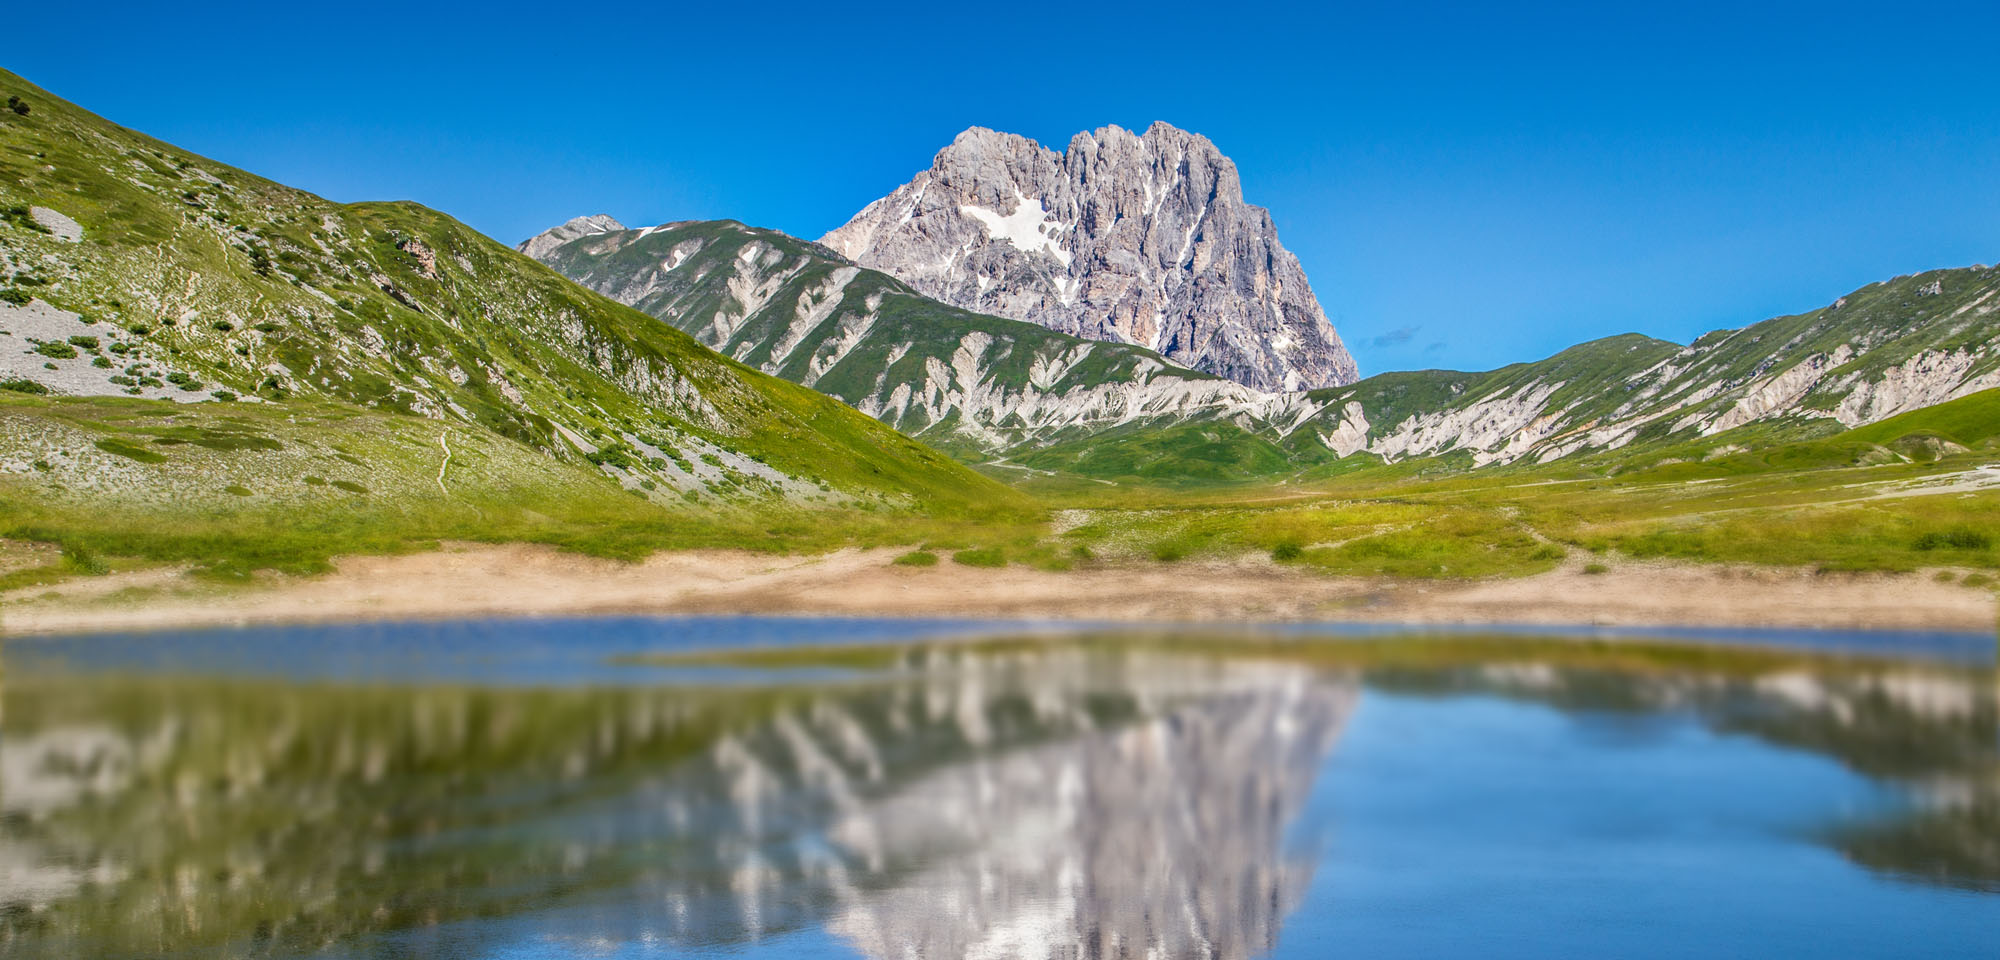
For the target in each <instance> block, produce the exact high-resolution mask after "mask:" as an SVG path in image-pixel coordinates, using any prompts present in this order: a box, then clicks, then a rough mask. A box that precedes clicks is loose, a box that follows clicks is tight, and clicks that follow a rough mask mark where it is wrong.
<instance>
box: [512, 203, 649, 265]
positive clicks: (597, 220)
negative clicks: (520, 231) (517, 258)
mask: <svg viewBox="0 0 2000 960" xmlns="http://www.w3.org/2000/svg"><path fill="white" fill-rule="evenodd" d="M623 229H625V225H624V224H622V223H619V222H618V221H616V220H613V219H611V218H610V217H607V216H605V215H604V214H601V213H597V214H591V215H590V216H587V217H571V218H570V220H569V222H567V223H564V224H562V225H560V226H555V227H550V228H548V229H547V230H544V231H542V232H541V233H538V234H535V235H534V236H532V237H529V238H528V239H526V240H524V241H522V242H521V243H520V244H519V245H518V246H516V247H515V248H514V249H516V250H519V251H521V252H522V253H525V254H527V255H528V256H531V257H534V258H535V259H537V260H540V259H542V258H543V257H545V256H547V255H548V253H549V251H551V250H554V249H555V248H557V247H560V246H562V245H563V244H565V243H568V242H570V241H571V240H575V239H577V238H578V237H588V236H592V235H594V234H599V233H610V232H611V231H613V230H623Z"/></svg>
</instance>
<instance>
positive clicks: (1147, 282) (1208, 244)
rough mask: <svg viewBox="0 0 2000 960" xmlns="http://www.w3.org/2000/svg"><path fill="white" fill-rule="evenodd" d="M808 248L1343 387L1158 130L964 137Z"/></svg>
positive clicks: (1295, 312) (1205, 164)
mask: <svg viewBox="0 0 2000 960" xmlns="http://www.w3.org/2000/svg"><path fill="white" fill-rule="evenodd" d="M566 226H567V225H566ZM559 229H561V228H559ZM820 242H821V243H823V244H825V245H826V246H828V247H830V248H832V249H833V250H834V251H835V252H837V253H838V254H840V255H841V256H843V257H846V258H848V259H849V260H852V261H854V262H855V263H857V264H859V265H861V266H864V267H869V268H872V269H876V270H881V271H883V272H884V273H887V274H890V275H891V276H894V277H896V278H897V279H899V280H902V281H903V282H905V283H907V284H909V285H910V286H911V287H912V288H914V289H915V290H916V291H917V292H919V293H922V294H924V295H926V296H929V297H932V298H935V299H938V300H942V301H944V302H946V303H949V304H952V305H954V306H958V307H962V308H965V309H967V310H974V311H978V312H980V313H988V314H994V315H997V316H1001V317H1007V318H1010V319H1014V320H1025V321H1029V322H1032V323H1036V324H1040V325H1042V326H1045V327H1048V328H1050V329H1053V330H1056V331H1059V332H1062V333H1068V334H1072V335H1074V336H1078V337H1083V338H1086V339H1090V340H1108V341H1113V342H1118V343H1128V344H1136V345H1139V346H1143V347H1146V348H1148V349H1150V350H1152V351H1154V352H1156V353H1159V354H1160V355H1162V356H1164V357H1166V358H1168V359H1170V360H1173V361H1175V362H1177V363H1180V364H1183V365H1185V366H1188V367H1192V368H1194V369H1197V370H1203V371H1207V372H1209V373H1213V374H1216V375H1218V376H1222V377H1226V378H1228V379H1231V380H1235V381H1237V382H1238V383H1242V384H1244V385H1246V386H1250V387H1253V388H1256V389H1258V390H1263V391H1267V392H1278V391H1295V390H1310V389H1315V388H1320V387H1332V386H1341V385H1345V384H1348V383H1352V382H1354V380H1355V379H1356V377H1357V373H1356V371H1355V366H1354V358H1353V357H1351V356H1349V355H1348V352H1347V349H1346V348H1345V347H1344V346H1342V344H1341V342H1340V337H1339V335H1338V334H1336V333H1335V332H1334V330H1333V327H1332V325H1331V324H1329V323H1328V322H1327V318H1326V313H1325V311H1324V310H1322V309H1320V305H1319V301H1318V300H1317V299H1315V298H1314V296H1313V292H1312V287H1311V286H1310V285H1309V284H1308V283H1307V282H1306V276H1305V271H1304V270H1302V269H1300V267H1299V262H1298V258H1296V257H1294V256H1292V254H1290V253H1289V252H1287V251H1286V250H1285V248H1284V247H1283V246H1281V245H1280V244H1279V243H1278V236H1277V229H1276V228H1275V227H1274V226H1273V225H1272V223H1271V215H1270V213H1269V212H1268V211H1266V210H1265V209H1264V208H1262V207H1257V206H1252V205H1250V204H1247V203H1244V202H1243V187H1242V183H1241V182H1240V181H1239V179H1238V177H1237V172H1236V165H1235V164H1234V163H1233V162H1231V161H1230V159H1229V158H1228V157H1225V156H1223V155H1222V152H1221V151H1220V150H1217V149H1216V147H1215V144H1213V143H1210V142H1209V141H1208V139H1207V138H1205V137H1202V136H1200V135H1199V134H1193V133H1188V132H1186V131H1183V130H1178V129H1175V128H1174V127H1172V126H1169V125H1167V124H1165V123H1155V124H1153V125H1152V126H1151V127H1149V128H1147V130H1146V132H1145V133H1144V134H1140V135H1134V134H1133V133H1132V132H1130V131H1128V130H1124V129H1122V128H1119V127H1115V126H1110V127H1104V128H1101V129H1099V130H1096V131H1094V132H1090V133H1079V134H1077V135H1076V136H1075V137H1074V138H1072V139H1071V140H1070V143H1069V148H1068V150H1066V151H1065V152H1062V153H1058V152H1056V151H1054V150H1050V149H1047V148H1045V147H1042V146H1040V145H1039V144H1037V143H1035V142H1034V141H1033V140H1029V139H1027V138H1026V137H1021V136H1017V135H1014V134H1009V133H1000V132H996V131H993V130H987V129H984V128H980V127H974V128H972V129H970V130H967V131H965V132H964V133H961V134H959V135H958V137H957V138H956V139H954V140H953V141H952V143H951V145H950V146H948V147H946V148H944V149H943V150H941V151H939V152H938V154H937V157H936V158H935V159H934V160H933V161H932V163H931V166H930V169H928V170H925V171H924V172H922V173H920V174H918V175H917V177H916V179H914V180H911V181H910V182H909V183H907V184H905V185H903V186H902V187H899V188H897V189H896V191H895V192H893V193H891V194H889V195H888V196H887V197H884V198H882V199H880V200H877V201H875V202H874V203H871V204H869V205H868V206H867V207H866V208H864V209H863V210H862V211H861V212H860V213H858V214H856V215H855V216H854V218H853V219H852V220H850V221H848V222H847V224H846V225H845V226H842V227H840V228H839V229H837V230H834V231H833V232H831V233H829V234H827V235H826V236H825V237H823V238H821V241H820ZM529 252H530V254H531V255H535V254H534V252H533V251H529Z"/></svg>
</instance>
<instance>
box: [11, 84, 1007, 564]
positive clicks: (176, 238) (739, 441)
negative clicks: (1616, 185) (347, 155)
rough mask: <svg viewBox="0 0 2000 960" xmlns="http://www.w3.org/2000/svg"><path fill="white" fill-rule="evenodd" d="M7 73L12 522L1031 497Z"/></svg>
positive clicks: (474, 260) (731, 367)
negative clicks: (142, 512)
mask: <svg viewBox="0 0 2000 960" xmlns="http://www.w3.org/2000/svg"><path fill="white" fill-rule="evenodd" d="M0 89H4V92H5V94H6V95H9V96H15V97H19V98H20V100H21V101H22V102H23V103H24V104H25V105H26V106H27V107H28V112H27V113H25V114H19V113H15V112H12V111H8V112H5V113H4V114H0V211H4V215H0V397H5V398H7V399H6V400H5V402H4V403H0V420H4V422H5V429H4V430H0V498H3V499H4V505H5V506H7V507H9V508H11V509H10V510H6V511H0V514H6V515H8V516H9V517H10V519H12V520H13V522H16V523H22V524H27V523H31V522H32V523H41V524H44V528H40V529H42V530H43V532H48V530H50V529H56V530H57V531H58V532H60V528H61V527H62V525H63V524H64V523H71V522H74V520H75V513H74V511H75V510H77V509H82V508H83V507H85V506H87V507H88V508H89V509H91V510H95V511H115V510H116V509H122V508H123V507H127V506H129V507H132V508H133V509H162V510H163V509H167V508H168V506H169V505H171V507H172V509H174V510H177V511H180V512H182V513H187V512H190V511H192V512H196V513H202V514H214V515H217V516H227V515H236V514H243V513H245V512H246V511H249V512H255V511H258V510H269V511H285V512H289V513H298V512H300V511H301V510H305V511H307V512H310V510H312V509H323V510H329V511H335V512H342V511H347V512H353V511H359V510H363V509H364V506H365V507H366V508H367V509H375V510H388V511H401V512H402V513H403V514H406V515H411V516H415V515H426V516H427V514H426V511H432V510H439V511H445V512H447V513H449V512H451V511H454V510H456V511H460V512H464V511H466V510H468V508H470V509H473V510H485V511H488V513H487V515H488V516H490V515H491V514H492V512H493V511H495V510H512V511H513V512H516V513H518V512H520V511H527V512H528V513H533V514H534V515H535V516H536V517H538V518H540V519H538V520H536V521H535V523H537V524H543V525H547V522H548V518H549V517H550V516H551V515H552V514H560V513H562V512H563V511H565V510H570V509H576V510H584V508H585V506H589V509H588V510H585V511H584V512H586V513H589V514H591V515H592V516H598V517H606V516H613V515H616V516H617V517H619V518H620V522H622V523H633V524H641V525H643V524H648V523H650V524H664V525H672V524H680V523H686V522H688V520H689V518H691V517H696V516H705V515H709V514H712V513H713V512H714V511H715V510H717V509H724V510H734V509H738V508H753V507H765V506H783V507H786V508H788V509H790V508H817V507H830V506H848V507H862V508H867V509H879V508H906V507H911V508H948V507H949V506H950V505H954V504H976V505H986V504H991V503H995V502H1003V503H1004V502H1012V501H1011V500H1010V498H1011V497H1012V494H1010V493H1009V492H1007V491H1006V490H1005V489H1004V488H1002V487H1000V486H998V485H997V484H994V483H993V482H991V481H989V480H986V479H984V478H982V477H980V476H978V475H977V474H974V473H972V472H971V471H969V470H967V469H966V468H964V467H962V466H960V465H959V464H957V463H955V462H953V461H951V460H950V459H949V458H947V457H945V456H943V455H941V454H939V453H937V452H936V451H933V450H931V449H929V448H927V447H925V446H923V445H922V444H920V443H917V442H914V441H911V440H909V439H907V438H905V437H903V436H900V435H898V434H897V433H896V432H894V431H893V430H891V429H889V428H888V427H885V426H883V425H881V424H880V423H878V422H876V421H874V420H872V419H870V418H868V417H865V416H862V415H860V414H857V413H856V412H854V411H853V410H852V409H851V408H849V407H848V406H846V405H844V404H841V403H838V402H835V401H833V400H830V399H828V398H826V397H824V396H822V395H820V394H818V393H815V392H813V391H811V390H808V389H804V388H802V387H799V386H797V385H795V384H792V383H788V382H786V381H784V380H781V379H778V378H775V377H770V376H766V375H764V374H762V373H760V372H757V371H755V370H753V369H750V368H748V367H746V366H744V365H742V364H740V363H737V362H735V361H733V360H729V359H727V358H724V357H721V356H718V355H717V354H715V353H714V352H713V351H711V350H709V349H708V348H706V347H704V346H702V345H701V344H699V343H696V342H695V341H694V340H693V339H691V338H689V337H687V336H686V335H684V334H682V333H680V332H679V331H677V330H673V329H671V328H668V327H666V326H663V325H661V324H659V323H657V322H655V321H654V320H652V319H651V318H649V317H647V316H645V315H643V314H641V313H638V312H636V311H634V310H631V309H630V308H627V307H625V306H623V305H620V304H618V303H615V302H612V301H611V300H608V299H606V298H604V297H601V296H598V295H596V294H594V293H591V292H589V291H587V290H583V289H581V288H579V287H578V286H576V285H575V284H572V283H570V282H568V281H566V280H564V279H563V278H562V277H560V276H559V275H557V274H556V273H555V272H553V271H551V270H549V269H548V268H546V267H544V266H542V265H541V264H538V263H536V262H534V261H533V260H531V259H529V258H527V257H525V256H522V255H521V254H519V253H517V252H515V251H513V250H511V249H508V248H507V247H505V246H504V245H501V244H498V243H495V242H493V241H491V240H489V239H487V238H486V237H484V236H481V235H480V234H478V233H477V232H475V231H473V230H471V229H469V228H467V227H465V226H464V225H463V224H460V223H458V222H457V221H455V220H452V219H451V218H450V217H447V216H444V215H442V214H439V213H437V212H435V211H432V210H428V209H426V208H424V207H421V206H418V205H416V204H412V203H359V204H338V203H332V202H329V201H327V200H324V199H322V198H320V197H316V196H313V195H311V194H308V193H304V192H301V191H298V190H294V189H292V188H289V187H286V186H283V185H281V184H276V183H272V182H271V181H268V180H264V179H262V178H259V177H256V176H254V175H252V174H248V173H245V172H243V171H240V170H235V169H232V168H230V167H227V166H224V165H222V164H218V163H215V162H213V161H210V160H208V159H206V158H203V157H200V156H197V155H194V154H191V153H188V152H187V151H184V150H180V149H178V148H175V147H173V146H171V145H169V144H165V143H161V142H160V141H157V140H154V139H152V138H150V137H146V136H144V135H142V134H138V133H135V132H133V131H130V130H126V129H124V128H122V127H119V126H117V125H115V124H112V123H109V122H107V121H105V120H103V119H101V118H99V117H96V116H94V115H92V114H90V113H88V112H86V111H84V110H82V109H80V108H78V107H76V106H74V105H72V104H69V103H67V102H64V101H63V100H61V99H59V98H57V97H55V96H52V95H51V94H49V93H48V92H47V91H44V90H41V89H40V88H37V87H35V86H33V85H31V84H29V83H27V82H26V81H24V80H22V79H21V78H19V77H17V76H15V75H13V74H10V73H4V72H0ZM308 421H310V422H312V423H315V424H317V426H315V427H313V428H312V429H309V430H301V429H300V428H299V425H300V424H302V423H305V422H308ZM447 454H449V455H451V457H452V459H451V460H450V462H449V463H446V457H447ZM239 481H240V482H239ZM315 481H318V482H315ZM335 481H339V483H336V482H335ZM341 484H345V485H346V486H347V487H352V488H358V491H365V492H357V490H350V489H345V488H343V486H341ZM641 501H644V502H643V503H642V502H641ZM524 504H532V505H533V508H532V509H530V508H529V507H527V506H523V505H524ZM514 508H519V509H518V510H515V509H514ZM634 510H637V511H639V512H637V513H634V512H633V511H634ZM22 517H36V518H39V519H37V520H33V521H27V520H21V519H20V518H22ZM65 518H67V519H65ZM51 525H52V526H51ZM476 528H477V524H473V525H472V527H471V529H476ZM5 532H6V531H4V530H0V535H4V534H5Z"/></svg>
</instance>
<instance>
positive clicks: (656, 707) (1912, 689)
mask: <svg viewBox="0 0 2000 960" xmlns="http://www.w3.org/2000/svg"><path fill="white" fill-rule="evenodd" d="M1017 632H1018V631H1012V630H1010V629H1009V628H1007V627H1006V626H1005V625H990V624H982V625H971V626H967V625H959V624H935V623H932V624H925V623H907V622H905V623H869V622H856V621H832V622H829V621H813V620H779V621H751V622H746V621H740V620H697V621H652V620H631V619H624V620H610V621H602V622H578V621H571V622H564V623H557V624H551V623H548V622H541V623H534V622H526V623H515V624H508V623H482V624H426V625H413V624H405V625H387V626H377V627H367V628H355V627H345V628H317V629H312V630H263V631H220V632H214V633H207V634H198V633H196V634H177V635H171V636H156V637H148V638H130V637H124V638H121V637H100V638H80V639H72V640H66V641H63V640H38V641H15V642H12V643H10V645H9V647H8V649H7V661H6V666H7V673H6V675H5V685H6V686H5V697H4V703H0V706H4V711H5V712H4V714H0V904H4V913H0V938H4V939H0V953H6V954H8V955H10V956H14V955H18V956H154V955H169V956H172V955H180V956H213V955H232V956H302V955H323V956H329V957H371V958H372V957H433V956H455V957H508V958H529V957H535V958H539V957H570V956H610V957H624V956H658V955H668V956H673V955H696V956H701V955H719V954H728V955H731V956H843V955H845V956H864V957H885V958H886V957H898V958H900V957H951V958H956V957H1008V956H1033V957H1041V956H1062V955H1084V956H1089V955H1105V956H1118V955H1133V956H1144V955H1147V954H1148V953H1149V952H1150V953H1154V954H1155V955H1161V956H1172V957H1179V956H1216V957H1254V956H1278V957H1286V956H1301V957H1304V956H1324V955H1329V954H1332V953H1335V952H1340V953H1347V954H1351V955H1360V956H1435V955H1457V954H1476V955H1480V956H1503V957H1504V956H1537V957H1540V956H1576V955H1601V956H1612V955H1615V956H1686V955H1702V956H1769V955H1774V954H1802V953H1806V952H1818V953H1822V954H1829V955H1843V956H1924V957H1943V956H1982V957H1983V956H1990V949H1991V939H1990V934H1991V931H1992V930H1994V929H1996V928H2000V756H1997V755H1996V723H2000V712H1996V706H1995V687H1994V676H1993V672H1992V669H1991V667H1990V664H1986V663H1965V662H1953V661H1951V660H1939V659H1930V660H1923V661H1904V662H1884V661H1873V662H1863V661H1856V660H1852V659H1831V658H1824V657H1806V656H1800V655H1795V654H1773V653H1769V652H1746V653H1733V652H1729V651H1727V650H1724V649H1720V648H1716V647H1699V648H1687V647H1667V646H1656V645H1646V644H1641V645H1636V646H1635V645H1631V644H1617V645H1605V644H1579V643H1574V642H1548V641H1544V640H1540V639H1537V638H1533V637H1529V636H1525V635H1519V634H1516V635H1513V636H1510V637H1504V638H1489V637H1477V636H1473V635H1469V634H1463V633H1458V634H1450V635H1444V636H1440V637H1431V638H1428V639H1425V638H1397V639H1395V640H1394V641H1385V640H1383V639H1380V638H1377V639H1372V640H1371V639H1357V638H1354V637H1346V638H1336V639H1330V640H1313V639H1310V638H1307V639H1301V638H1300V637H1299V636H1298V635H1297V634H1296V633H1288V634H1287V635H1286V636H1285V637H1284V638H1282V639H1274V638H1273V637H1272V636H1270V635H1257V636H1215V635H1209V634H1198V633H1192V632H1184V633H1181V634H1178V635H1175V636H1173V637H1171V638H1165V639H1163V638H1162V637H1159V636H1151V635H1144V636H1141V635H1134V634H1131V633H1129V632H1115V633H1114V632H1111V631H1104V632H1101V633H1099V634H1097V635H1070V636H1067V637H1062V638H1056V639H1050V638H1049V637H1048V636H1046V635H1043V636H1040V637H1039V638H1038V639H1036V640H1035V641H1034V642H1017V641H1016V640H1014V639H1013V636H1014V634H1015V633H1017ZM941 634H956V635H961V636H970V637H973V638H974V639H973V640H972V641H971V642H970V645H963V644H961V645H956V646H948V645H938V644H928V643H926V642H924V641H925V638H927V637H935V636H938V635H941ZM815 640H818V641H826V640H838V641H842V642H846V643H893V644H898V645H901V646H900V647H899V648H898V649H885V650H882V651H880V652H874V653H868V654H866V655H842V656H839V657H833V658H828V657H825V656H821V655H800V654H780V655H755V656H752V657H751V658H748V659H745V660H740V661H739V662H734V663H729V664H717V663H707V664H701V665H691V664H678V665H673V666H665V665H661V664H633V663H628V662H624V661H620V660H618V659H616V657H617V655H620V654H629V653H634V652H642V651H654V650H664V651H677V650H690V649H696V648H706V647H718V646H720V647H729V646H732V645H737V646H741V645H745V644H754V645H755V646H757V647H758V648H760V649H770V648H775V647H784V646H785V645H787V644H796V643H801V642H807V641H815ZM1946 646H1949V644H1946ZM1966 649H1976V646H1968V647H1966ZM1933 652H1934V651H1933ZM390 677H395V678H398V679H399V680H400V682H395V683H387V682H382V681H384V680H385V679H388V678H390ZM723 681H726V682H723Z"/></svg>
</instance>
